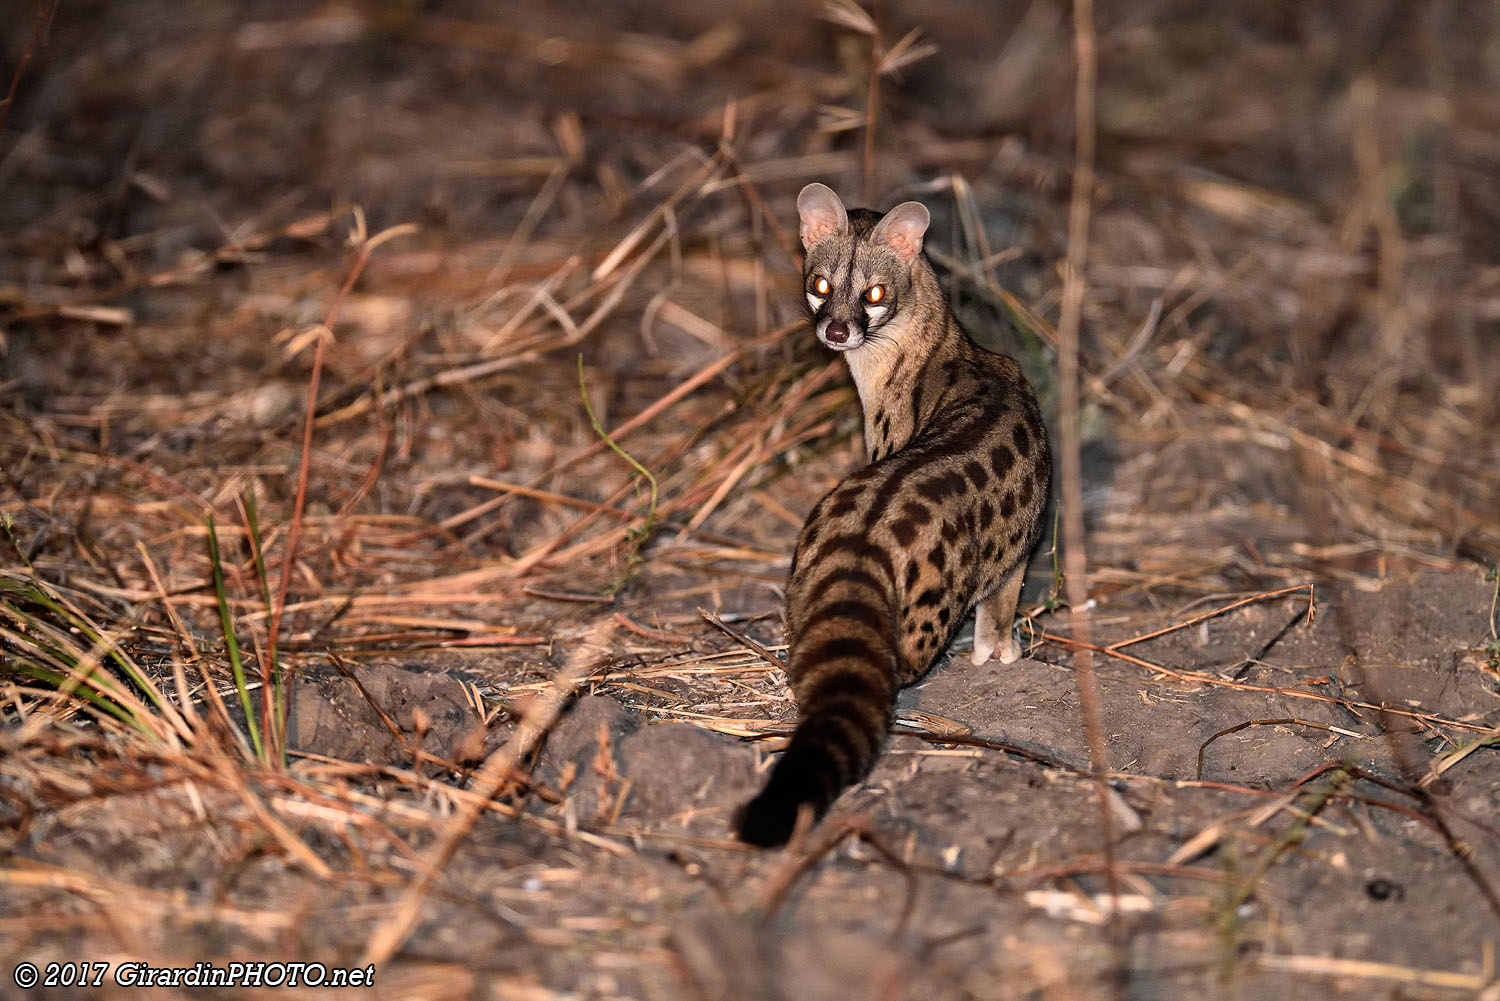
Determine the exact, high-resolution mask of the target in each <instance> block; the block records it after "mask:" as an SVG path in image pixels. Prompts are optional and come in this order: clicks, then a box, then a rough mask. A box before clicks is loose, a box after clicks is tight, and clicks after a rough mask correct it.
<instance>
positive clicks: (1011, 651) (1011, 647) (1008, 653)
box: [1000, 633, 1021, 664]
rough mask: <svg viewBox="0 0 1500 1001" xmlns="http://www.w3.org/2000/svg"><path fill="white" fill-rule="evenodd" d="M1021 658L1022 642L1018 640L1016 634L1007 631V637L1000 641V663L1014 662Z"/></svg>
mask: <svg viewBox="0 0 1500 1001" xmlns="http://www.w3.org/2000/svg"><path fill="white" fill-rule="evenodd" d="M1020 659H1021V644H1019V643H1017V642H1016V637H1015V634H1013V633H1006V634H1005V639H1004V640H1002V641H1001V642H1000V663H1002V664H1014V663H1015V662H1016V661H1018V660H1020Z"/></svg>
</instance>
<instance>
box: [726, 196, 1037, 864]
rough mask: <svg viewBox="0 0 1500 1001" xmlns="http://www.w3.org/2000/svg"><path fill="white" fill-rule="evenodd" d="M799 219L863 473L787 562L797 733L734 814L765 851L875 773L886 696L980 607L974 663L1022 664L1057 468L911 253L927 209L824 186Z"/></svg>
mask: <svg viewBox="0 0 1500 1001" xmlns="http://www.w3.org/2000/svg"><path fill="white" fill-rule="evenodd" d="M797 207H798V211H799V214H800V219H801V234H802V242H803V245H804V247H805V248H806V250H807V260H806V265H805V269H804V295H805V299H806V301H807V303H808V306H809V309H810V310H811V314H812V322H813V327H814V329H815V331H816V332H817V335H818V338H819V340H821V341H822V342H823V343H824V344H826V345H827V346H829V347H831V348H833V349H835V350H838V351H842V352H843V353H844V358H845V359H846V360H847V361H848V363H849V370H850V372H851V373H852V375H853V376H854V382H855V386H856V387H857V388H858V390H859V396H860V402H861V404H862V406H863V408H864V417H865V447H866V451H867V452H868V455H869V459H870V462H869V464H868V465H866V466H864V467H863V468H861V469H858V470H856V471H855V472H853V473H851V474H850V475H849V476H848V477H846V478H845V479H844V480H843V482H841V483H840V484H839V485H838V486H836V487H834V488H833V490H831V491H829V493H828V494H827V495H826V496H824V497H823V499H822V500H820V501H819V502H818V504H817V505H816V506H815V507H814V508H813V511H812V513H811V514H810V515H809V516H808V518H807V523H806V524H805V525H804V526H803V528H802V535H801V537H800V538H799V539H798V542H797V549H796V553H795V555H794V556H793V558H792V569H791V575H790V578H789V580H788V584H787V607H786V621H787V629H788V636H789V644H790V652H789V655H788V661H787V669H786V670H787V677H788V679H789V680H790V682H791V686H792V691H793V693H794V694H795V696H796V699H797V706H798V723H797V728H796V730H795V732H794V733H793V735H792V739H791V742H790V744H789V745H788V747H787V750H786V752H785V753H784V754H783V755H782V757H781V759H780V760H779V761H778V762H777V763H776V766H775V768H774V769H773V770H772V772H771V777H770V779H769V780H768V781H767V783H766V786H765V788H764V789H763V790H762V791H761V792H760V794H759V795H758V796H756V797H755V798H754V799H752V800H751V801H750V802H749V803H747V804H745V806H744V807H743V808H742V809H741V811H740V813H739V815H738V817H737V818H736V827H737V830H738V833H739V836H740V838H741V839H743V840H745V841H747V842H749V843H751V844H756V845H764V846H774V845H779V844H782V843H784V842H785V841H786V840H787V838H788V837H790V835H791V832H792V829H793V827H794V826H795V824H796V821H797V816H798V813H799V811H800V810H801V809H802V808H803V807H804V806H806V807H810V808H811V810H812V813H813V814H814V815H815V816H821V815H822V814H823V813H824V812H825V811H826V810H827V809H828V807H829V806H830V805H831V804H832V803H833V801H834V799H836V798H837V797H838V795H839V794H840V793H841V792H842V791H843V790H844V789H845V788H847V787H848V786H850V785H852V784H853V783H855V782H858V781H859V780H860V779H862V778H864V777H865V775H867V774H868V773H869V771H870V769H871V768H872V767H873V766H874V764H875V761H876V759H877V758H878V757H879V755H880V752H881V749H882V748H883V746H884V744H885V740H886V735H887V733H888V731H889V729H890V724H891V720H892V716H893V712H894V707H895V699H896V692H897V690H898V689H899V688H900V687H902V686H904V685H908V684H911V683H912V682H914V681H916V680H917V679H919V678H920V677H922V675H924V674H926V673H927V671H928V670H929V669H930V668H931V667H932V665H933V663H934V661H935V660H937V658H938V657H939V656H940V655H941V654H942V652H943V651H944V650H945V649H946V648H947V646H948V643H949V641H950V640H951V639H952V638H953V634H954V632H955V631H956V630H957V629H958V627H959V625H960V623H962V622H963V620H964V618H965V617H966V616H967V615H968V614H969V611H970V610H971V609H974V608H975V607H976V605H977V607H978V616H977V621H976V627H975V652H974V660H975V662H976V663H982V662H984V661H985V660H988V659H989V657H990V655H991V654H992V653H995V652H997V651H998V653H999V656H1000V659H1001V660H1002V661H1004V662H1006V663H1009V662H1010V661H1013V660H1015V659H1016V658H1017V657H1018V656H1019V650H1018V649H1017V647H1016V644H1015V640H1014V637H1013V636H1012V634H1011V624H1012V619H1013V617H1014V614H1015V607H1016V600H1017V597H1018V596H1019V593H1020V588H1021V580H1022V577H1023V576H1024V573H1025V566H1026V560H1027V556H1028V554H1029V553H1030V551H1031V549H1032V548H1033V547H1034V546H1035V545H1036V542H1037V538H1038V536H1039V535H1040V532H1041V524H1042V517H1041V515H1042V510H1043V508H1044V507H1045V505H1046V502H1047V491H1048V486H1049V481H1050V477H1051V468H1052V467H1051V459H1050V456H1049V453H1048V449H1047V429H1046V427H1045V426H1044V425H1043V423H1042V418H1041V413H1040V411H1039V410H1038V409H1037V404H1036V397H1035V396H1034V395H1033V393H1032V391H1031V387H1030V386H1029V385H1027V383H1026V379H1025V378H1024V377H1023V376H1022V374H1021V371H1020V368H1019V367H1018V366H1017V365H1016V363H1015V362H1014V361H1012V360H1011V359H1009V358H1006V357H1004V356H1003V355H997V354H993V353H991V352H989V351H986V350H984V349H982V348H980V347H978V346H977V345H975V344H974V343H973V342H972V341H970V340H969V338H968V337H967V336H966V335H965V334H964V332H963V330H962V328H961V327H960V326H959V324H958V321H957V320H956V319H955V318H954V317H953V314H952V313H951V312H950V311H949V309H948V306H947V304H946V300H945V299H944V297H943V292H942V288H941V287H940V286H939V284H938V280H937V276H936V274H935V273H934V272H933V270H932V266H931V265H930V264H929V263H928V262H927V260H926V258H925V257H924V256H922V253H921V247H922V237H923V234H924V233H925V232H926V229H927V225H928V218H929V217H928V213H927V210H926V209H925V208H924V207H923V206H921V205H920V204H918V203H916V202H905V203H902V204H901V205H898V206H896V207H895V208H893V209H891V210H890V211H889V212H887V213H886V214H885V215H883V216H882V215H880V214H879V213H876V212H871V211H869V210H867V209H854V210H846V209H845V208H844V205H843V203H842V202H841V201H839V198H838V196H837V195H835V194H834V193H833V191H831V190H830V189H829V188H827V187H825V186H824V185H821V184H810V185H808V186H807V187H806V188H804V189H803V191H802V194H801V195H800V196H799V197H798V199H797ZM877 287H878V288H879V291H878V292H875V293H872V291H871V290H872V289H875V288H877Z"/></svg>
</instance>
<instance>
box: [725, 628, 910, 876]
mask: <svg viewBox="0 0 1500 1001" xmlns="http://www.w3.org/2000/svg"><path fill="white" fill-rule="evenodd" d="M847 645H848V646H862V644H859V643H858V642H857V641H856V642H853V643H849V644H847ZM841 646H845V644H844V643H842V642H840V641H838V640H835V641H833V642H832V643H824V644H821V645H820V647H821V649H820V650H818V651H817V652H818V653H821V654H824V655H826V654H828V653H830V652H833V651H830V650H829V648H830V647H841ZM800 652H801V651H795V652H794V653H793V656H792V664H791V667H790V668H789V673H790V674H792V675H793V677H794V678H795V677H797V676H798V675H799V674H801V673H802V672H799V671H798V670H797V668H798V666H799V665H798V663H797V661H798V657H797V653H800ZM870 652H872V651H869V650H861V651H859V652H858V653H855V652H854V651H853V650H851V651H850V652H849V653H847V654H844V655H843V656H835V657H833V658H831V659H826V660H822V661H821V663H819V664H818V665H817V667H815V668H813V669H812V670H811V671H809V672H807V674H806V676H805V677H803V678H802V679H801V683H796V684H795V687H796V689H797V695H798V702H799V703H800V704H801V707H802V713H801V716H802V719H801V721H800V722H799V723H798V724H797V729H796V730H795V731H793V733H792V740H791V743H790V744H789V745H788V746H787V749H786V752H785V753H784V754H783V755H782V756H781V760H780V761H778V762H776V767H775V768H774V769H772V771H771V777H770V779H769V780H768V781H767V782H766V785H765V788H764V789H762V790H761V791H760V794H759V795H757V796H756V797H755V798H754V799H752V800H750V801H749V802H748V803H746V804H745V805H744V806H743V807H741V808H740V811H739V813H738V814H737V815H736V817H735V820H734V826H735V831H736V833H737V834H738V835H739V838H740V840H741V841H744V842H746V843H747V844H752V845H758V846H760V847H763V848H773V847H776V846H778V845H783V844H785V843H786V842H787V839H789V838H790V837H791V836H792V829H793V828H794V827H796V825H797V815H798V813H799V812H800V811H801V809H802V807H803V806H804V805H805V806H808V807H811V809H812V813H813V819H814V820H816V819H818V818H819V817H821V816H823V814H824V813H825V812H827V810H828V808H829V807H830V806H832V805H833V801H834V800H835V799H837V798H838V796H839V793H841V792H843V791H844V790H845V789H847V788H848V787H849V786H851V785H853V784H854V783H856V782H858V781H859V780H860V779H863V778H864V777H865V776H866V775H868V774H869V773H870V769H871V768H873V767H874V765H875V762H876V760H877V759H878V758H879V757H880V751H881V748H882V747H883V746H884V745H885V740H886V735H887V734H888V733H889V731H890V723H891V716H892V713H893V712H894V709H895V687H896V686H895V677H894V672H893V671H892V670H890V668H889V667H888V666H887V665H885V664H883V663H881V662H880V661H882V660H884V659H885V658H884V657H878V658H872V657H870V656H869V653H870ZM890 654H891V656H894V651H891V652H890Z"/></svg>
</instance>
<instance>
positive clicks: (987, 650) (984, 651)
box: [969, 636, 1015, 667]
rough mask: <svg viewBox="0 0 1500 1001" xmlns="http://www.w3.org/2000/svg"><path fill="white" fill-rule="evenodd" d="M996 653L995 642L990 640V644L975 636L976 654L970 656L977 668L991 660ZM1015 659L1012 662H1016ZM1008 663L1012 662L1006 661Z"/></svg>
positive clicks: (971, 661) (970, 660)
mask: <svg viewBox="0 0 1500 1001" xmlns="http://www.w3.org/2000/svg"><path fill="white" fill-rule="evenodd" d="M994 652H995V641H994V640H993V639H990V640H989V642H984V641H983V640H981V639H980V638H979V637H978V636H975V637H974V652H973V653H972V654H970V655H969V662H970V663H972V664H974V665H975V666H976V667H977V666H979V665H980V664H983V663H985V662H986V661H988V660H989V659H990V655H991V654H993V653H994ZM1014 659H1015V658H1014V657H1012V658H1011V660H1014ZM1006 663H1007V664H1008V663H1010V661H1006Z"/></svg>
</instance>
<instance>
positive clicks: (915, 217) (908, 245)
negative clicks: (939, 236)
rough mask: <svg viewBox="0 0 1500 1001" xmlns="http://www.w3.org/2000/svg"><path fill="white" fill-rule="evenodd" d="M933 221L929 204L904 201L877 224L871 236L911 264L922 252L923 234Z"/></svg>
mask: <svg viewBox="0 0 1500 1001" xmlns="http://www.w3.org/2000/svg"><path fill="white" fill-rule="evenodd" d="M931 222H932V216H931V215H930V214H929V213H928V211H927V206H925V205H923V204H922V203H921V202H902V203H901V204H900V205H897V206H896V207H895V208H893V209H891V210H890V211H889V212H887V213H886V214H885V215H884V216H883V217H882V218H881V220H880V222H878V223H876V224H875V229H874V231H873V232H872V233H871V234H870V238H871V239H872V240H874V241H875V242H876V243H883V244H885V245H886V246H887V247H890V248H891V249H892V250H894V251H895V252H896V254H897V255H898V256H899V257H900V258H901V260H902V261H903V262H905V263H906V264H910V263H911V262H912V261H914V260H916V258H917V255H918V254H920V253H921V252H922V235H923V234H924V233H926V232H927V226H928V224H929V223H931Z"/></svg>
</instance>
